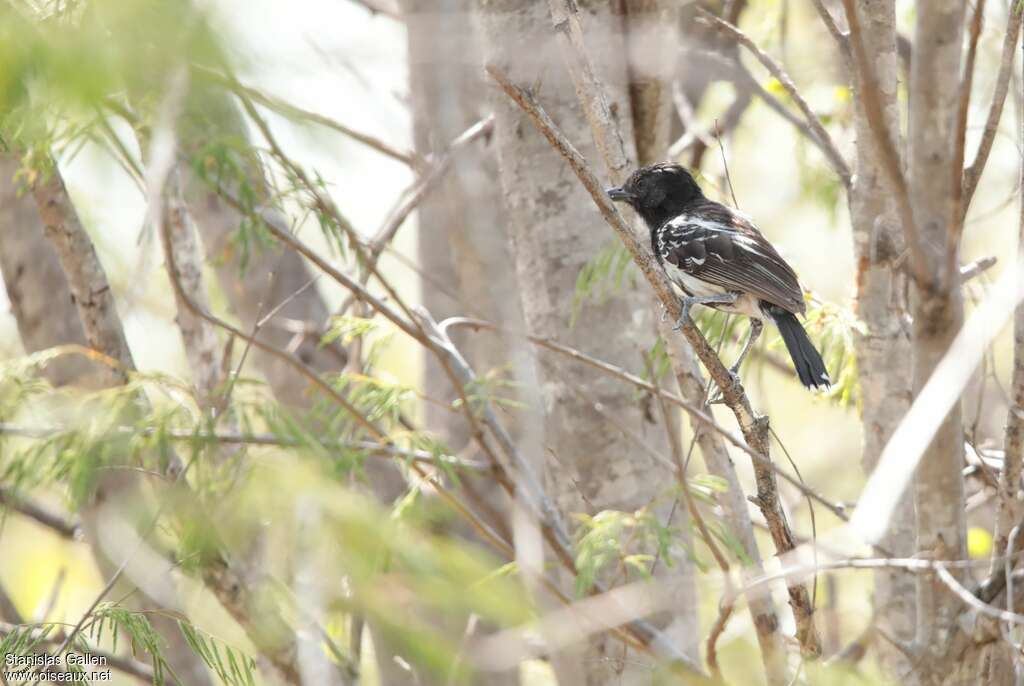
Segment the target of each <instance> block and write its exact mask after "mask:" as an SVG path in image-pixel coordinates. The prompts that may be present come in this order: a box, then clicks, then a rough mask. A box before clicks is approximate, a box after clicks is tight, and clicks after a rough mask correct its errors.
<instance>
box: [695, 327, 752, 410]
mask: <svg viewBox="0 0 1024 686" xmlns="http://www.w3.org/2000/svg"><path fill="white" fill-rule="evenodd" d="M763 328H764V322H762V321H761V320H760V319H753V318H752V319H751V320H750V333H749V334H747V342H746V343H744V344H743V349H742V350H740V356H739V357H737V358H736V361H735V362H733V363H732V366H731V367H729V375H730V376H731V377H732V381H733V383H734V384H738V383H740V365H741V364H743V360H744V358H745V357H746V356H747V353H749V352H750V349H751V348H753V347H754V343H755V342H756V341H757V338H758V336H760V335H761V330H762V329H763ZM720 402H722V389H721V388H716V389H715V392H714V394H713V395H712V397H711V399H710V400H708V404H709V405H717V404H718V403H720Z"/></svg>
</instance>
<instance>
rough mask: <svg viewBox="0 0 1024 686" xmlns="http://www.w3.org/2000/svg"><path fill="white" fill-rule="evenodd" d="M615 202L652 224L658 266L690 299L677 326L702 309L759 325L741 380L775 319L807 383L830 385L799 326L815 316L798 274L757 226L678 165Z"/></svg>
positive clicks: (642, 178)
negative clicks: (766, 326) (759, 340)
mask: <svg viewBox="0 0 1024 686" xmlns="http://www.w3.org/2000/svg"><path fill="white" fill-rule="evenodd" d="M608 196H609V197H610V198H611V199H612V200H616V201H622V202H626V203H629V204H630V205H631V206H632V207H633V209H635V210H636V211H637V213H639V214H640V216H641V217H643V218H644V221H645V222H647V226H648V228H650V230H651V246H652V248H653V250H654V254H655V255H656V256H657V258H658V263H659V264H660V265H661V266H662V268H663V269H664V270H665V273H666V274H668V277H669V279H670V280H671V281H672V282H673V283H674V284H675V285H676V286H678V287H679V289H680V290H681V291H682V292H683V293H684V294H685V297H684V298H683V299H682V309H683V313H682V316H681V317H680V322H677V324H679V323H681V322H682V320H684V319H685V318H686V317H688V316H689V311H690V308H691V307H692V306H693V305H695V304H700V305H706V306H709V307H713V308H715V309H717V310H721V311H723V312H730V313H734V314H744V315H747V316H748V317H750V318H751V323H750V336H749V337H748V338H747V342H746V344H745V345H744V346H743V350H742V352H740V357H739V359H738V360H737V361H736V363H735V364H734V365H733V367H732V369H731V370H730V371H732V372H733V374H736V372H737V370H738V369H739V366H740V363H741V362H742V361H743V357H744V356H745V355H746V354H747V351H749V350H750V347H751V346H752V345H753V343H754V341H755V340H756V339H757V337H758V335H760V333H761V328H762V326H763V324H762V321H763V320H765V319H767V320H768V321H769V322H771V323H773V324H775V326H777V327H778V329H779V333H780V334H781V335H782V340H783V341H784V342H785V344H786V349H787V350H788V351H789V356H790V357H791V358H793V365H794V366H795V367H796V373H797V376H799V377H800V381H801V383H803V385H804V386H806V387H808V388H812V387H813V388H827V387H828V386H829V385H830V383H831V381H830V379H829V376H828V371H827V370H826V369H825V363H824V362H823V361H822V359H821V355H820V354H819V353H818V351H817V350H816V349H815V347H814V345H813V344H812V343H811V340H810V339H809V338H808V337H807V332H806V331H804V328H803V326H801V324H800V321H799V320H798V319H797V318H796V315H798V314H803V313H804V312H805V311H806V309H807V306H806V305H805V304H804V296H803V289H802V288H800V282H799V281H798V280H797V278H796V273H795V272H794V271H793V268H792V267H790V266H789V265H788V264H786V261H785V260H784V259H782V256H780V255H779V253H778V252H777V251H776V250H775V248H773V247H772V245H771V243H769V242H768V241H767V240H766V239H765V237H764V236H762V235H761V232H760V231H758V230H757V227H755V226H754V224H753V223H752V222H751V221H750V219H748V218H747V217H745V216H744V215H743V214H741V213H739V212H737V211H736V210H733V209H731V208H729V207H726V206H725V205H722V204H721V203H717V202H715V201H713V200H709V199H708V198H706V197H705V196H704V193H703V191H701V189H700V186H698V185H697V182H696V181H695V180H694V178H693V176H691V175H690V173H689V172H688V171H687V170H686V169H684V168H683V167H680V166H679V165H676V164H655V165H652V166H649V167H643V168H641V169H638V170H636V171H635V172H633V174H632V175H631V176H630V177H629V179H628V180H627V181H626V183H624V184H623V185H622V186H621V187H619V188H610V189H608Z"/></svg>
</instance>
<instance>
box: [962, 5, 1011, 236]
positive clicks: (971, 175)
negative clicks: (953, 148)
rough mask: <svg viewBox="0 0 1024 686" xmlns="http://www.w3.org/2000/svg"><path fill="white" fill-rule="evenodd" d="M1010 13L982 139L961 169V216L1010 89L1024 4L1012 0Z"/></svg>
mask: <svg viewBox="0 0 1024 686" xmlns="http://www.w3.org/2000/svg"><path fill="white" fill-rule="evenodd" d="M1009 13H1010V16H1009V17H1007V20H1006V33H1005V35H1004V36H1003V51H1002V54H1001V55H1000V58H999V74H998V76H997V77H996V86H995V89H994V90H993V91H992V104H991V105H990V106H989V110H988V116H987V117H986V118H985V126H984V128H983V129H982V134H981V141H979V142H978V151H977V152H976V153H975V155H974V161H973V162H971V165H970V166H969V167H967V169H966V170H965V171H964V181H963V183H964V186H963V201H962V203H961V212H962V214H963V215H964V216H966V214H967V210H968V209H970V207H971V200H972V199H973V198H974V192H975V191H976V190H977V189H978V182H979V181H980V180H981V174H982V172H983V171H985V165H986V164H987V163H988V157H989V153H991V152H992V144H993V143H995V140H996V132H997V131H998V130H999V120H1000V119H1001V118H1002V116H1003V105H1004V104H1005V103H1006V94H1007V93H1008V92H1009V90H1010V77H1011V76H1012V74H1013V63H1014V53H1015V52H1016V48H1017V40H1018V38H1019V37H1020V27H1021V18H1022V17H1024V8H1021V6H1020V3H1016V2H1012V3H1010V9H1009ZM961 159H962V158H961ZM960 221H961V222H962V221H963V217H960Z"/></svg>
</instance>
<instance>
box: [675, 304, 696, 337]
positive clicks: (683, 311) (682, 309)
mask: <svg viewBox="0 0 1024 686" xmlns="http://www.w3.org/2000/svg"><path fill="white" fill-rule="evenodd" d="M691 307H693V303H691V302H689V301H687V300H685V299H684V300H683V301H682V302H681V303H680V305H679V317H678V319H676V323H675V325H674V326H673V327H672V330H673V331H679V330H680V329H681V328H683V324H685V323H686V321H687V320H688V319H689V318H690V308H691Z"/></svg>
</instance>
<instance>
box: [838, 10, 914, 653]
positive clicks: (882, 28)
mask: <svg viewBox="0 0 1024 686" xmlns="http://www.w3.org/2000/svg"><path fill="white" fill-rule="evenodd" d="M894 4H895V3H894V0H866V1H865V2H861V3H858V11H859V14H860V24H861V27H862V28H863V40H864V43H865V48H866V51H867V53H868V55H871V56H873V57H874V63H873V65H872V66H873V68H874V70H875V79H876V82H877V84H878V87H879V93H878V97H879V100H880V101H881V103H882V108H883V113H884V116H885V125H886V127H887V128H888V130H889V131H891V132H893V133H894V135H895V133H896V132H898V131H899V130H900V115H899V102H898V99H897V78H898V69H899V58H898V55H897V48H896V18H895V7H894ZM856 103H857V107H856V109H855V111H854V127H855V131H856V137H857V146H856V174H855V176H854V179H853V184H852V186H851V188H850V194H849V205H850V219H851V224H852V228H853V250H854V255H855V258H856V261H857V262H856V264H857V279H856V289H857V290H856V293H857V297H856V311H857V316H858V318H859V319H860V320H861V321H862V322H863V323H864V325H865V333H864V334H863V335H858V336H857V337H856V338H855V339H854V347H855V352H856V355H857V373H858V380H859V383H860V389H861V397H862V401H861V404H860V406H861V421H862V434H861V435H862V437H863V446H862V453H861V464H862V465H863V468H864V471H865V473H867V474H870V473H871V472H872V471H873V470H874V468H875V466H876V465H877V464H878V460H879V458H880V457H881V454H882V449H883V448H884V447H885V444H886V443H887V442H888V441H889V438H890V437H891V436H892V434H893V432H894V431H895V430H896V427H897V426H899V423H900V421H901V420H902V418H903V416H904V415H905V414H906V413H907V410H908V409H909V408H910V400H911V378H910V377H911V368H912V365H911V349H910V340H909V335H908V331H907V330H906V327H905V326H904V324H903V323H902V321H901V320H902V318H903V316H904V313H905V303H904V302H903V296H902V294H903V293H904V289H905V288H906V277H905V276H904V275H903V274H902V273H901V272H900V271H899V270H897V269H895V268H894V263H895V261H896V259H897V258H898V257H899V255H900V254H901V253H902V252H903V249H904V241H903V234H902V229H901V227H900V224H899V218H898V215H897V211H896V207H895V203H894V201H893V199H892V197H891V194H890V193H889V192H888V191H887V184H886V179H885V174H884V170H883V169H882V162H881V160H880V159H879V153H878V150H877V147H876V145H875V143H874V138H873V136H872V133H871V128H870V124H869V123H868V119H867V115H866V113H865V112H864V108H863V107H862V106H861V99H860V98H859V97H858V98H856ZM914 531H915V516H914V501H913V494H912V493H911V492H909V491H908V492H907V493H905V494H904V495H903V497H902V498H901V499H900V502H899V504H898V505H897V506H896V509H895V511H894V513H893V516H892V519H891V520H890V523H889V530H888V532H887V533H886V535H885V537H884V538H883V539H882V541H880V544H881V545H882V546H883V547H884V548H885V549H886V550H888V551H890V552H891V553H892V554H893V555H895V556H897V557H904V556H912V555H913V553H914ZM874 577H875V588H874V596H873V598H872V602H873V606H874V611H875V621H876V622H878V625H879V627H881V628H882V629H883V630H885V631H887V632H889V633H890V634H891V635H892V636H894V637H895V638H898V639H899V640H901V641H904V642H906V643H910V642H912V641H913V639H914V630H915V625H916V619H915V615H916V602H915V596H914V579H913V577H912V576H910V575H908V574H904V573H902V572H900V571H895V570H878V571H876V572H875V573H874ZM875 645H876V647H877V648H878V649H879V651H880V657H881V659H882V662H883V664H885V665H886V667H887V668H888V669H889V670H890V671H891V672H894V673H902V672H903V671H905V670H906V669H908V668H909V665H908V664H907V661H906V658H905V657H904V656H903V654H902V653H900V652H899V651H897V650H896V649H895V648H893V647H892V646H890V645H889V644H888V643H886V642H883V641H876V642H875Z"/></svg>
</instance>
